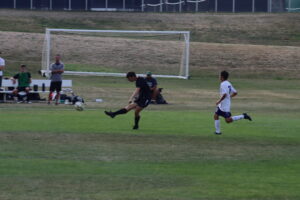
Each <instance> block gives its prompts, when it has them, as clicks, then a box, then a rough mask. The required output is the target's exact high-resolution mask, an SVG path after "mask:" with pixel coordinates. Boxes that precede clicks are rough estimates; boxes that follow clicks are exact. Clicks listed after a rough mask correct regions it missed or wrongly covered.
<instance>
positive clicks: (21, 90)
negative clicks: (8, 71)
mask: <svg viewBox="0 0 300 200" xmlns="http://www.w3.org/2000/svg"><path fill="white" fill-rule="evenodd" d="M26 88H29V87H17V90H18V92H23V91H26Z"/></svg>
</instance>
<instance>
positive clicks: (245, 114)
mask: <svg viewBox="0 0 300 200" xmlns="http://www.w3.org/2000/svg"><path fill="white" fill-rule="evenodd" d="M243 115H244V119H248V120H249V121H252V118H251V117H250V116H249V115H248V114H247V113H244V114H243Z"/></svg>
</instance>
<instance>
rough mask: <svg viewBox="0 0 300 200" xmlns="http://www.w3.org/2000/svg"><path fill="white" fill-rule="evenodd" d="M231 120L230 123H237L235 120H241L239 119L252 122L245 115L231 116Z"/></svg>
mask: <svg viewBox="0 0 300 200" xmlns="http://www.w3.org/2000/svg"><path fill="white" fill-rule="evenodd" d="M231 118H232V121H237V120H241V119H248V120H249V121H252V118H251V117H250V116H249V115H248V114H247V113H244V114H242V115H237V116H233V117H231Z"/></svg>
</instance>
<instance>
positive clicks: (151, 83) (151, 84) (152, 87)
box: [146, 72, 159, 101]
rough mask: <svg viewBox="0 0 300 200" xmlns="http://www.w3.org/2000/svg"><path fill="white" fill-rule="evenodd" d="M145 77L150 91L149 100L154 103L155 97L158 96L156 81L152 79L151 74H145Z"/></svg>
mask: <svg viewBox="0 0 300 200" xmlns="http://www.w3.org/2000/svg"><path fill="white" fill-rule="evenodd" d="M146 75H147V76H146V82H147V84H148V86H149V87H150V90H151V100H152V101H156V99H157V95H158V94H159V89H158V88H157V81H156V79H155V78H153V77H152V73H151V72H147V73H146Z"/></svg>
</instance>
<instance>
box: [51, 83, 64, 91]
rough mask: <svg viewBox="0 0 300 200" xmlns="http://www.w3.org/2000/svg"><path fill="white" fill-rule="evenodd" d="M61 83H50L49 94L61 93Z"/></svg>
mask: <svg viewBox="0 0 300 200" xmlns="http://www.w3.org/2000/svg"><path fill="white" fill-rule="evenodd" d="M61 85H62V81H51V84H50V92H54V91H56V92H60V91H61Z"/></svg>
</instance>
